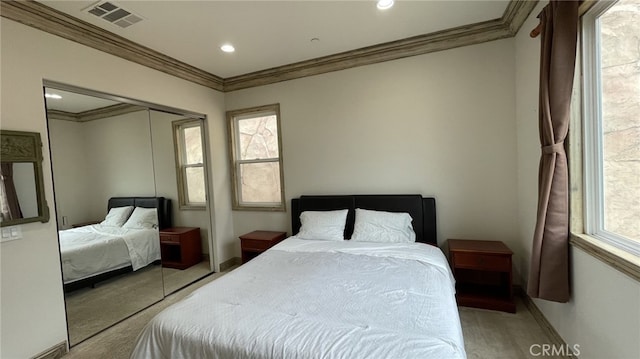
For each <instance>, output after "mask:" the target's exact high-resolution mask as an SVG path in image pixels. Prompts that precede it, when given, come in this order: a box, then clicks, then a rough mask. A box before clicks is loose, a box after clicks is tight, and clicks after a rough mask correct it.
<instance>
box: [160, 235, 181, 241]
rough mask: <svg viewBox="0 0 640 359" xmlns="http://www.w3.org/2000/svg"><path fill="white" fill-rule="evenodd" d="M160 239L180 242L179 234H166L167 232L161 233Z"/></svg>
mask: <svg viewBox="0 0 640 359" xmlns="http://www.w3.org/2000/svg"><path fill="white" fill-rule="evenodd" d="M160 241H161V242H176V243H179V242H180V236H179V235H175V236H173V235H167V234H161V235H160Z"/></svg>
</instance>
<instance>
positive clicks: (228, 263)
mask: <svg viewBox="0 0 640 359" xmlns="http://www.w3.org/2000/svg"><path fill="white" fill-rule="evenodd" d="M240 264H242V261H241V260H240V257H233V258H231V259H229V260H228V261H225V262H222V263H220V272H225V271H226V270H228V269H229V268H231V267H233V266H237V265H240Z"/></svg>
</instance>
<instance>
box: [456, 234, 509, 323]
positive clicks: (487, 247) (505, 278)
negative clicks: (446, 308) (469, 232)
mask: <svg viewBox="0 0 640 359" xmlns="http://www.w3.org/2000/svg"><path fill="white" fill-rule="evenodd" d="M512 255H513V252H512V251H511V250H510V249H509V247H507V246H506V245H505V244H504V243H502V242H500V241H476V240H464V239H449V262H450V264H451V269H452V270H453V275H454V276H455V278H456V299H457V300H458V305H461V306H466V307H475V308H484V309H492V310H500V311H503V312H509V313H515V312H516V304H515V302H514V300H513V289H512V271H511V256H512Z"/></svg>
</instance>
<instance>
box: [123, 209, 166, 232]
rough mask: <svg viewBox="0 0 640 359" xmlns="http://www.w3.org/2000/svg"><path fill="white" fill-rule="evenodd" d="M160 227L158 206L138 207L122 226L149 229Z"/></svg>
mask: <svg viewBox="0 0 640 359" xmlns="http://www.w3.org/2000/svg"><path fill="white" fill-rule="evenodd" d="M157 227H158V210H157V208H142V207H136V209H134V210H133V213H132V214H131V217H129V220H127V223H125V224H124V226H122V228H132V229H149V228H157Z"/></svg>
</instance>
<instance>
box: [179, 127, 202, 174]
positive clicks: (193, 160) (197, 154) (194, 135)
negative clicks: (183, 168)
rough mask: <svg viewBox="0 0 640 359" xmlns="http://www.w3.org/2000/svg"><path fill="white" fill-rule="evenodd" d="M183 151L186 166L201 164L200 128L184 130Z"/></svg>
mask: <svg viewBox="0 0 640 359" xmlns="http://www.w3.org/2000/svg"><path fill="white" fill-rule="evenodd" d="M184 147H185V148H184V150H185V160H186V161H187V163H185V164H187V165H192V164H197V163H202V152H203V151H202V136H201V134H200V126H194V127H187V128H185V129H184Z"/></svg>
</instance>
